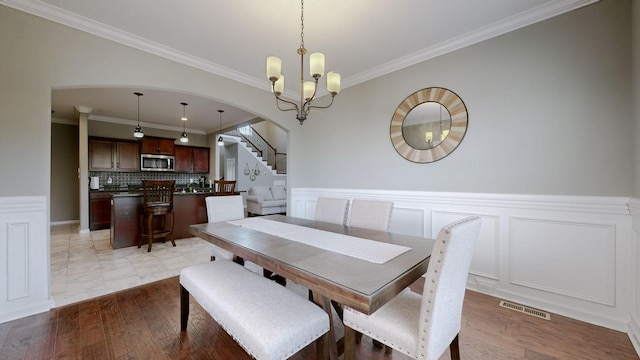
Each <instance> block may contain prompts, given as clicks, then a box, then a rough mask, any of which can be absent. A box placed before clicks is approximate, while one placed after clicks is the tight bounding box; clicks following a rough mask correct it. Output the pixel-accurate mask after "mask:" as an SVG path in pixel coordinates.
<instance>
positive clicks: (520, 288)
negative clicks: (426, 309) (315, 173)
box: [289, 188, 640, 332]
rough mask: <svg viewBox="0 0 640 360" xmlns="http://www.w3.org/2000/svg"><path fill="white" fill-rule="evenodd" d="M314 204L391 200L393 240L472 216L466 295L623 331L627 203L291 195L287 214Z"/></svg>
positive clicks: (630, 248)
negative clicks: (474, 240) (474, 228)
mask: <svg viewBox="0 0 640 360" xmlns="http://www.w3.org/2000/svg"><path fill="white" fill-rule="evenodd" d="M318 197H337V198H346V199H369V200H385V201H393V202H394V209H393V214H392V217H391V225H390V229H391V231H392V232H398V233H405V234H410V235H417V236H425V237H432V238H433V237H435V236H436V235H437V233H438V231H439V230H440V228H441V227H442V226H444V225H446V224H448V223H450V222H452V221H455V220H458V219H461V218H464V217H466V216H470V215H477V216H480V217H481V218H482V219H483V224H482V230H481V234H480V239H479V241H478V244H477V246H476V253H475V255H474V258H473V261H472V264H471V271H470V275H469V281H468V284H467V285H468V288H469V289H472V290H476V291H479V292H482V293H486V294H489V295H492V296H496V297H498V298H501V299H507V300H511V301H515V302H517V303H520V304H524V305H528V306H532V307H535V308H538V309H542V310H546V311H550V312H552V313H556V314H561V315H564V316H568V317H571V318H574V319H578V320H582V321H585V322H589V323H592V324H596V325H600V326H605V327H608V328H612V329H616V330H619V331H625V332H626V331H628V330H629V326H630V325H629V324H630V323H631V314H632V312H633V308H634V305H635V290H634V289H635V279H636V275H635V272H636V245H635V236H634V233H633V229H632V226H631V215H630V212H629V200H630V199H629V198H628V197H590V196H548V195H508V194H477V193H434V192H414V191H385V190H360V189H355V190H354V189H321V188H294V189H292V190H291V203H290V204H291V205H290V208H289V211H290V214H291V215H292V216H296V217H303V218H308V219H313V218H314V216H315V204H316V200H317V198H318ZM496 306H498V304H497V303H496ZM639 328H640V326H639Z"/></svg>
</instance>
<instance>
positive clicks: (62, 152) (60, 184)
mask: <svg viewBox="0 0 640 360" xmlns="http://www.w3.org/2000/svg"><path fill="white" fill-rule="evenodd" d="M78 159H79V157H78V126H77V125H66V124H56V123H53V124H51V222H64V221H76V220H78V219H80V205H79V192H78V189H79V182H78V181H79V180H78Z"/></svg>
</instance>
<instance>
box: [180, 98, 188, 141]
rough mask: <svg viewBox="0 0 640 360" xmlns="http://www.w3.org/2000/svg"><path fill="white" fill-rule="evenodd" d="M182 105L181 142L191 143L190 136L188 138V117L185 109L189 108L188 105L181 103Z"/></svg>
mask: <svg viewBox="0 0 640 360" xmlns="http://www.w3.org/2000/svg"><path fill="white" fill-rule="evenodd" d="M180 105H182V118H181V119H180V120H182V135H181V136H180V142H182V143H187V142H189V136H187V116H186V115H185V109H186V107H187V105H189V104H187V103H180Z"/></svg>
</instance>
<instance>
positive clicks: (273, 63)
mask: <svg viewBox="0 0 640 360" xmlns="http://www.w3.org/2000/svg"><path fill="white" fill-rule="evenodd" d="M280 75H282V60H280V58H279V57H277V56H269V57H268V58H267V78H269V80H271V81H277V80H278V79H279V78H280Z"/></svg>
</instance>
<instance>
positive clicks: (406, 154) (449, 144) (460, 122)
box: [390, 87, 469, 163]
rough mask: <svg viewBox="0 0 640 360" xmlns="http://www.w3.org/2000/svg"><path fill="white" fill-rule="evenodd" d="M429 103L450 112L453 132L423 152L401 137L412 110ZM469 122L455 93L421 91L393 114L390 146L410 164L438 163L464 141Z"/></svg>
mask: <svg viewBox="0 0 640 360" xmlns="http://www.w3.org/2000/svg"><path fill="white" fill-rule="evenodd" d="M426 102H436V103H438V104H440V105H442V106H444V107H445V108H446V109H447V111H449V114H450V115H451V129H450V130H449V134H447V137H446V138H445V139H444V140H443V141H441V142H440V143H439V144H438V145H436V146H434V147H432V148H430V149H427V150H421V149H416V148H413V147H412V146H411V145H409V144H407V142H406V141H405V139H404V136H403V135H402V123H403V122H404V120H405V118H406V117H407V114H409V112H410V111H411V110H412V109H413V108H415V107H416V106H418V105H420V104H423V103H426ZM468 120H469V118H468V114H467V107H466V106H465V104H464V102H463V101H462V99H461V98H460V97H459V96H458V95H457V94H456V93H454V92H453V91H451V90H448V89H445V88H441V87H430V88H426V89H422V90H418V91H416V92H414V93H413V94H411V95H409V96H407V98H406V99H404V100H403V101H402V102H401V103H400V105H399V106H398V108H397V109H396V111H395V112H394V113H393V117H392V118H391V129H390V134H391V143H392V144H393V147H394V148H395V149H396V151H397V152H398V154H400V156H402V157H403V158H405V159H407V160H409V161H412V162H416V163H431V162H435V161H438V160H440V159H442V158H444V157H446V156H447V155H449V154H451V153H452V152H453V150H455V149H456V148H457V147H458V145H459V144H460V142H462V139H463V138H464V135H465V133H466V132H467V123H468Z"/></svg>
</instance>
